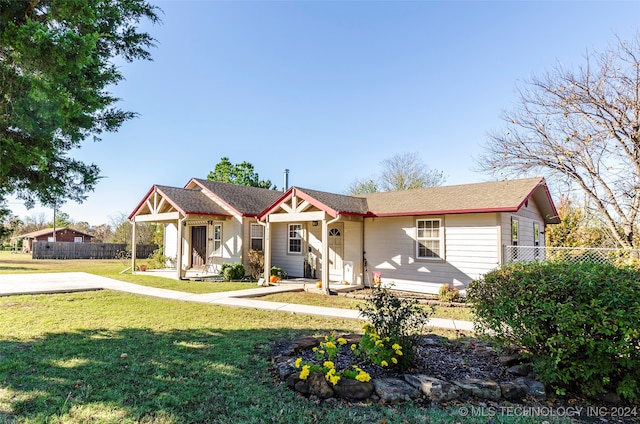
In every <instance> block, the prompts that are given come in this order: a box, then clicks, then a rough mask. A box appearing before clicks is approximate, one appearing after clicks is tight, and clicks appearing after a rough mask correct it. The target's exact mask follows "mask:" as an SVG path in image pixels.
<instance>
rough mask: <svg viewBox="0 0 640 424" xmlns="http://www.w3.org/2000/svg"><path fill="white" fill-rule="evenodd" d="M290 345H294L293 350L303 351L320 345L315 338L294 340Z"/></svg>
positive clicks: (308, 337)
mask: <svg viewBox="0 0 640 424" xmlns="http://www.w3.org/2000/svg"><path fill="white" fill-rule="evenodd" d="M291 343H293V344H294V345H295V350H304V349H311V348H312V347H314V346H318V345H319V344H320V341H319V340H318V338H317V337H311V336H307V337H300V338H299V339H296V340H294V341H292V342H291Z"/></svg>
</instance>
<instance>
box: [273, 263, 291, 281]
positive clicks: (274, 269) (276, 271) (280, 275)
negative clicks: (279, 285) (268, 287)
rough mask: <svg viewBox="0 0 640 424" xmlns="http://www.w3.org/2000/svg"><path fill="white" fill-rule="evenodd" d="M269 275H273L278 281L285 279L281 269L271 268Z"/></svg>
mask: <svg viewBox="0 0 640 424" xmlns="http://www.w3.org/2000/svg"><path fill="white" fill-rule="evenodd" d="M271 275H275V276H276V277H278V278H279V279H280V280H286V278H287V273H286V272H285V271H284V270H283V269H282V268H278V267H277V266H272V267H271Z"/></svg>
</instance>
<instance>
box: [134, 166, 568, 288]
mask: <svg viewBox="0 0 640 424" xmlns="http://www.w3.org/2000/svg"><path fill="white" fill-rule="evenodd" d="M129 219H130V220H131V221H132V222H133V224H134V225H133V231H134V237H135V227H136V225H135V223H137V222H158V223H164V224H165V237H164V252H165V255H166V256H168V257H172V258H174V259H175V263H176V264H177V266H176V268H177V271H176V272H177V273H178V276H180V277H183V276H184V275H185V271H186V270H188V269H190V268H197V267H204V268H207V269H209V270H210V271H212V272H215V271H217V270H218V269H219V267H220V265H222V264H223V263H236V262H241V263H243V264H244V265H245V268H247V266H248V254H249V250H250V249H254V250H257V251H261V252H263V254H264V269H265V275H269V270H270V269H271V267H272V266H276V267H279V268H282V269H283V270H284V271H285V272H286V273H287V274H288V275H289V276H290V277H310V278H317V279H318V280H321V281H323V282H329V284H326V283H325V284H324V287H325V289H326V290H328V287H329V286H330V285H335V284H352V285H370V284H371V281H372V278H373V275H376V276H377V277H379V278H380V279H381V282H382V284H384V285H391V284H393V287H394V288H395V289H398V290H407V291H416V292H424V293H437V291H438V290H439V288H440V287H441V286H442V285H443V284H445V283H446V284H450V285H452V286H453V287H456V288H459V289H463V288H465V287H466V286H467V285H468V284H469V283H470V282H471V281H473V280H474V279H476V278H478V277H480V276H481V275H483V274H485V273H487V272H488V271H490V270H492V269H494V268H496V267H497V266H498V265H500V264H501V263H502V262H503V259H504V258H503V246H506V245H520V246H544V244H545V242H544V239H545V229H546V226H547V225H549V224H556V223H559V218H558V213H557V211H556V208H555V205H554V203H553V200H552V198H551V195H550V193H549V190H548V188H547V185H546V182H545V180H544V179H543V178H527V179H518V180H506V181H496V182H485V183H476V184H465V185H455V186H444V187H433V188H425V189H416V190H406V191H396V192H384V193H373V194H365V195H357V196H349V195H342V194H335V193H327V192H322V191H317V190H311V189H306V188H299V187H291V188H289V189H288V190H286V192H284V193H283V192H280V191H274V190H267V189H261V188H255V187H247V186H238V185H232V184H225V183H220V182H214V181H208V180H203V179H197V178H193V179H191V180H190V181H189V182H188V183H187V184H186V185H185V187H184V188H177V187H167V186H160V185H155V186H153V187H152V188H151V189H150V190H149V191H148V192H147V194H146V195H145V196H144V198H143V199H142V201H141V202H140V203H139V204H138V206H137V207H136V208H135V209H134V211H133V212H132V213H131V215H130V216H129ZM134 256H135V255H134Z"/></svg>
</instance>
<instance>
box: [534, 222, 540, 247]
mask: <svg viewBox="0 0 640 424" xmlns="http://www.w3.org/2000/svg"><path fill="white" fill-rule="evenodd" d="M533 245H534V246H540V224H538V223H537V222H534V223H533Z"/></svg>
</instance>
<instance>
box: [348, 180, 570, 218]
mask: <svg viewBox="0 0 640 424" xmlns="http://www.w3.org/2000/svg"><path fill="white" fill-rule="evenodd" d="M545 195H546V196H548V191H547V189H546V184H545V182H544V179H543V178H526V179H520V180H510V181H494V182H486V183H476V184H464V185H455V186H443V187H431V188H424V189H415V190H406V191H392V192H383V193H372V194H366V195H360V196H359V197H363V198H365V199H366V200H367V204H368V206H369V211H370V212H371V213H373V214H374V215H377V216H393V215H418V214H430V215H435V214H445V213H472V212H510V211H511V212H515V211H517V210H518V209H520V207H521V206H522V205H523V203H524V202H525V201H526V200H528V199H529V197H531V196H534V197H535V198H536V201H537V203H538V204H539V206H540V207H541V209H542V212H543V214H544V215H546V218H545V221H547V222H549V223H551V222H556V221H557V219H558V218H557V217H556V216H555V215H557V213H556V211H555V208H553V203H552V202H544V200H545V198H544V196H545ZM549 200H550V199H549ZM543 203H548V204H549V206H545V205H544V204H543Z"/></svg>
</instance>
